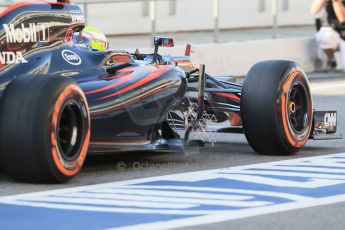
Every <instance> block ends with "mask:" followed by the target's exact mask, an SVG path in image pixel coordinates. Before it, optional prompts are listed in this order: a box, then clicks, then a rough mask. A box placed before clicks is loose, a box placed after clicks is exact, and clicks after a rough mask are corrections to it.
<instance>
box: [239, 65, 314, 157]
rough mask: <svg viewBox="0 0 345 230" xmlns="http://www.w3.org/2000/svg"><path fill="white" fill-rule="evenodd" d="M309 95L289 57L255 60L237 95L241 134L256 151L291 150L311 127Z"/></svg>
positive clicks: (300, 143)
mask: <svg viewBox="0 0 345 230" xmlns="http://www.w3.org/2000/svg"><path fill="white" fill-rule="evenodd" d="M312 108H313V107H312V98H311V93H310V88H309V83H308V79H307V77H306V75H305V73H304V72H303V70H302V69H301V68H300V67H299V66H298V65H297V64H296V63H294V62H291V61H264V62H260V63H257V64H255V65H254V66H253V67H252V68H251V69H250V71H249V73H248V75H247V76H246V79H245V82H244V85H243V89H242V99H241V117H242V122H243V129H244V133H245V136H246V138H247V140H248V142H249V144H250V145H251V147H252V148H253V149H254V150H255V151H256V152H258V153H260V154H279V155H282V154H294V153H297V152H298V151H299V150H300V149H301V148H302V147H304V145H305V144H306V142H307V140H308V138H309V135H310V132H311V130H312V117H313V109H312Z"/></svg>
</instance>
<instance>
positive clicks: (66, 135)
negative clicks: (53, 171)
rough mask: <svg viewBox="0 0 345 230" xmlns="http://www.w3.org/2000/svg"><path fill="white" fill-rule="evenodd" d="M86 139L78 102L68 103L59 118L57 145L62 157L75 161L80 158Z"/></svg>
mask: <svg viewBox="0 0 345 230" xmlns="http://www.w3.org/2000/svg"><path fill="white" fill-rule="evenodd" d="M83 138H84V125H83V113H82V111H81V108H80V106H79V105H78V103H77V102H76V101H68V102H66V103H65V104H64V105H63V107H62V109H61V112H60V114H59V117H58V127H57V143H58V146H59V150H60V153H61V156H62V157H63V158H64V159H65V160H68V161H73V160H74V159H76V158H77V157H78V156H79V152H80V148H81V146H82V141H83Z"/></svg>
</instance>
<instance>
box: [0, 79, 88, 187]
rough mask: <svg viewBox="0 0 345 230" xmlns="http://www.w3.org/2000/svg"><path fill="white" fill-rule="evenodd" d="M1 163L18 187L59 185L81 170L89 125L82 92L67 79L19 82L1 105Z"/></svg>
mask: <svg viewBox="0 0 345 230" xmlns="http://www.w3.org/2000/svg"><path fill="white" fill-rule="evenodd" d="M0 127H1V129H0V163H1V166H2V169H3V171H4V172H5V173H6V174H7V175H9V176H10V177H12V178H13V179H16V180H19V181H23V182H36V183H61V182H66V181H68V180H70V179H71V178H73V177H74V176H75V175H76V174H77V173H78V172H79V171H80V169H81V168H82V165H83V163H84V160H85V156H86V153H87V150H88V145H89V139H90V119H89V111H88V105H87V101H86V99H85V96H84V94H83V92H82V90H81V89H80V88H79V86H78V85H77V84H76V83H75V82H74V81H73V80H72V79H70V78H66V77H58V76H53V77H49V76H41V77H22V78H19V79H16V80H14V81H12V82H11V83H10V84H9V85H8V86H7V88H6V90H5V92H4V94H3V96H2V98H1V102H0Z"/></svg>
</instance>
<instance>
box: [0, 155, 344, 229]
mask: <svg viewBox="0 0 345 230" xmlns="http://www.w3.org/2000/svg"><path fill="white" fill-rule="evenodd" d="M343 201H345V153H341V154H332V155H326V156H318V157H311V158H300V159H294V160H287V161H279V162H270V163H263V164H256V165H248V166H238V167H231V168H223V169H216V170H207V171H199V172H190V173H182V174H175V175H167V176H160V177H152V178H144V179H138V180H130V181H121V182H114V183H107V184H99V185H92V186H83V187H77V188H72V189H62V190H54V191H47V192H39V193H32V194H23V195H16V196H8V197H1V198H0V226H1V229H43V228H46V226H49V229H50V230H54V229H138V228H139V227H140V228H141V229H171V228H176V227H186V226H193V225H200V224H207V223H216V222H220V221H227V220H233V219H238V218H245V217H251V216H256V215H262V214H268V213H274V212H279V211H287V210H293V209H299V208H307V207H312V206H318V205H325V204H331V203H337V202H343Z"/></svg>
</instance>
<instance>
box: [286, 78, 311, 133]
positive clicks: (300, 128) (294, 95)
mask: <svg viewBox="0 0 345 230" xmlns="http://www.w3.org/2000/svg"><path fill="white" fill-rule="evenodd" d="M308 103H309V101H308V93H307V90H306V88H305V87H304V85H303V84H301V82H296V83H295V84H293V85H292V87H291V90H290V92H289V100H288V103H287V107H288V108H287V111H288V116H289V124H290V126H291V128H292V129H293V131H294V132H295V133H303V132H304V131H305V129H307V128H308Z"/></svg>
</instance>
